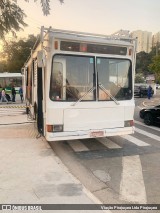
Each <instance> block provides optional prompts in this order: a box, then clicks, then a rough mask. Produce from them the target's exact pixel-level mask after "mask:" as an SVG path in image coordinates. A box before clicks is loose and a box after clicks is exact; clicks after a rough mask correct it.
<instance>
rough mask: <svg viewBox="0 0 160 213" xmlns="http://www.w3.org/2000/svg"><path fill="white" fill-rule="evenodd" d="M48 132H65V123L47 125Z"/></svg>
mask: <svg viewBox="0 0 160 213" xmlns="http://www.w3.org/2000/svg"><path fill="white" fill-rule="evenodd" d="M47 132H63V125H58V124H56V125H47Z"/></svg>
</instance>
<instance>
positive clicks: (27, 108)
mask: <svg viewBox="0 0 160 213" xmlns="http://www.w3.org/2000/svg"><path fill="white" fill-rule="evenodd" d="M26 114H27V115H28V114H29V107H28V106H27V104H26Z"/></svg>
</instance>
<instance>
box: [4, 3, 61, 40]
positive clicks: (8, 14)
mask: <svg viewBox="0 0 160 213" xmlns="http://www.w3.org/2000/svg"><path fill="white" fill-rule="evenodd" d="M24 1H27V2H29V0H24ZM34 1H40V3H41V5H42V11H43V14H44V15H48V14H49V12H50V0H34ZM59 1H60V2H61V3H63V0H59ZM25 17H26V15H25V13H24V11H23V10H22V9H21V8H20V7H19V6H18V4H17V0H0V39H5V35H6V34H7V33H9V32H12V34H13V35H16V32H17V31H20V30H21V29H23V28H24V27H25V26H27V24H26V23H25V22H24V18H25Z"/></svg>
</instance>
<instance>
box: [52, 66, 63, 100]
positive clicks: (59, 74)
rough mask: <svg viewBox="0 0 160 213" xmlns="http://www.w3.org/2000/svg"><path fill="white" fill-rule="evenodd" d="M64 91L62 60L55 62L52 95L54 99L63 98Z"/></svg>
mask: <svg viewBox="0 0 160 213" xmlns="http://www.w3.org/2000/svg"><path fill="white" fill-rule="evenodd" d="M62 92H63V65H62V63H60V62H54V63H53V70H52V77H51V88H50V97H51V99H52V100H61V99H62Z"/></svg>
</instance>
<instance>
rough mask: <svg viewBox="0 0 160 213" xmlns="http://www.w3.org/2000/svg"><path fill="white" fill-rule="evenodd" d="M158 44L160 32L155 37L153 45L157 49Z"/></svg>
mask: <svg viewBox="0 0 160 213" xmlns="http://www.w3.org/2000/svg"><path fill="white" fill-rule="evenodd" d="M158 43H160V32H158V33H156V34H154V35H153V39H152V45H153V47H155V46H156V45H157V44H158Z"/></svg>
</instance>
